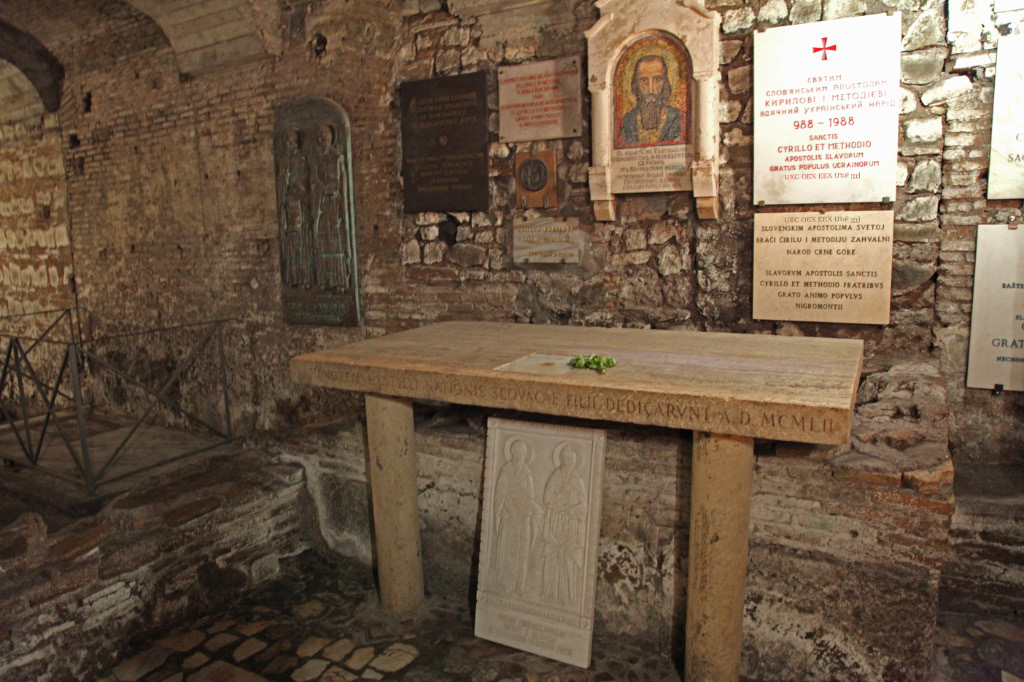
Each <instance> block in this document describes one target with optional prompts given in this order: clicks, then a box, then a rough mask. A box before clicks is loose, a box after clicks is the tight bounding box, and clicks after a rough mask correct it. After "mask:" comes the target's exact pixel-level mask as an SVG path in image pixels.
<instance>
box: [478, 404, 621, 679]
mask: <svg viewBox="0 0 1024 682" xmlns="http://www.w3.org/2000/svg"><path fill="white" fill-rule="evenodd" d="M604 443H605V434H604V431H599V430H596V429H582V428H576V427H569V426H554V425H548V424H535V423H530V422H521V421H513V420H509V419H498V418H491V419H489V420H488V422H487V462H486V466H485V469H484V502H483V519H482V521H481V528H480V574H479V578H478V581H477V604H476V631H475V634H476V636H477V637H481V638H483V639H488V640H491V641H492V642H498V643H500V644H505V645H507V646H511V647H515V648H517V649H522V650H523V651H529V652H531V653H534V654H538V655H540V656H546V657H548V658H553V659H555V660H558V661H562V662H564V663H570V664H572V665H577V666H580V667H583V668H586V667H587V666H589V665H590V646H591V640H592V638H593V631H594V591H595V587H596V582H597V544H598V534H599V532H600V525H601V479H602V476H603V473H604Z"/></svg>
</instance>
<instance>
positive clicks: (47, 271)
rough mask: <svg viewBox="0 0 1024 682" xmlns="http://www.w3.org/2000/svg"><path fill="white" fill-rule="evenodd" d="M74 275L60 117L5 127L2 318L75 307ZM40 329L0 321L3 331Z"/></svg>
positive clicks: (0, 167)
mask: <svg viewBox="0 0 1024 682" xmlns="http://www.w3.org/2000/svg"><path fill="white" fill-rule="evenodd" d="M71 274H72V271H71V246H70V239H69V236H68V201H67V185H66V184H65V182H64V164H63V159H62V153H61V133H60V127H59V124H58V122H57V118H56V117H55V116H42V117H35V118H32V119H27V120H25V121H21V122H16V123H10V124H4V125H0V317H3V316H5V315H22V314H24V313H36V312H41V311H44V310H52V309H56V308H68V307H70V306H71V305H72V302H73V301H72V295H71V290H70V287H69V286H68V280H69V278H70V276H71ZM50 321H52V320H49V319H48V320H47V321H46V324H49V322H50ZM40 331H42V327H40V326H39V323H38V322H37V323H35V324H31V323H30V322H29V321H28V320H19V321H14V320H7V321H5V322H3V323H0V332H5V333H12V332H13V333H33V332H40Z"/></svg>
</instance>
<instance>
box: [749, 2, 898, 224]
mask: <svg viewBox="0 0 1024 682" xmlns="http://www.w3.org/2000/svg"><path fill="white" fill-rule="evenodd" d="M900 35H901V33H900V13H899V12H896V13H894V14H893V15H892V16H886V15H884V14H876V15H871V16H866V17H851V18H848V19H836V20H833V21H820V22H817V23H813V24H800V25H797V26H782V27H779V28H772V29H768V30H767V31H765V32H763V33H755V34H754V202H755V203H758V204H761V203H764V204H819V203H839V202H853V201H866V202H885V201H893V200H894V199H895V197H896V146H897V138H898V133H899V128H898V127H899V101H900Z"/></svg>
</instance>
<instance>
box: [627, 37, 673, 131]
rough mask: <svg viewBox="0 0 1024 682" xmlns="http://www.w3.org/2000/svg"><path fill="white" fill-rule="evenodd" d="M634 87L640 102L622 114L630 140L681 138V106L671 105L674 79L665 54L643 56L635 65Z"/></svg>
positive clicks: (632, 80) (632, 84)
mask: <svg viewBox="0 0 1024 682" xmlns="http://www.w3.org/2000/svg"><path fill="white" fill-rule="evenodd" d="M630 89H631V90H632V92H633V96H634V97H636V106H635V107H633V109H631V110H630V111H628V112H626V115H625V116H623V117H622V135H623V137H624V138H625V139H626V143H627V144H655V143H658V142H677V141H679V140H680V138H681V136H682V128H681V126H680V115H679V108H678V107H674V106H671V105H670V104H669V100H670V98H671V97H672V83H671V82H669V79H668V66H667V65H666V63H665V58H664V57H662V56H661V55H647V56H645V57H641V58H640V59H639V60H637V62H636V66H634V67H633V78H632V79H631V81H630Z"/></svg>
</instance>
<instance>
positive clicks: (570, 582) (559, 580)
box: [541, 443, 588, 606]
mask: <svg viewBox="0 0 1024 682" xmlns="http://www.w3.org/2000/svg"><path fill="white" fill-rule="evenodd" d="M551 458H552V461H553V462H554V464H555V470H554V471H553V472H552V473H551V476H549V477H548V480H547V483H545V484H544V509H545V515H544V535H543V537H544V573H543V579H542V588H541V597H543V598H544V599H550V600H552V601H554V602H555V603H556V604H558V605H560V606H575V605H576V604H577V602H578V600H579V598H580V596H581V592H580V588H581V587H582V583H581V580H582V571H583V550H584V546H585V543H586V531H587V529H586V523H587V506H588V503H587V487H586V485H585V484H584V482H583V476H581V475H580V472H579V470H578V469H577V467H576V464H577V462H578V460H579V453H578V452H577V451H576V449H575V446H574V445H573V444H572V443H562V444H560V445H559V446H558V447H557V448H555V451H554V453H552V455H551Z"/></svg>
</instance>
